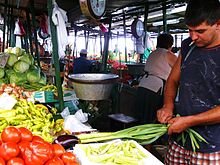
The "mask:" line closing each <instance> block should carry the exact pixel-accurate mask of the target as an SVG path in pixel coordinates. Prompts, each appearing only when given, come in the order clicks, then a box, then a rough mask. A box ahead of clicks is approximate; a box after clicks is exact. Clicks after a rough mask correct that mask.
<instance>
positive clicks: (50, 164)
mask: <svg viewBox="0 0 220 165" xmlns="http://www.w3.org/2000/svg"><path fill="white" fill-rule="evenodd" d="M45 165H64V163H63V161H62V160H61V159H60V158H59V157H56V156H55V157H54V158H52V159H50V160H49V161H47V163H46V164H45Z"/></svg>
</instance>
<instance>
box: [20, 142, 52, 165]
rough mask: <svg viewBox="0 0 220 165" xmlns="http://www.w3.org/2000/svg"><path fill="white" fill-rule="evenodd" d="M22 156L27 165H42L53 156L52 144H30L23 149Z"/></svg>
mask: <svg viewBox="0 0 220 165" xmlns="http://www.w3.org/2000/svg"><path fill="white" fill-rule="evenodd" d="M22 156H23V158H24V161H25V163H26V164H28V165H36V164H37V165H41V164H44V163H45V162H47V161H48V160H49V159H51V158H53V156H54V152H53V147H52V144H50V143H48V142H44V143H43V142H31V143H30V145H29V146H28V147H26V148H25V151H24V152H23V154H22Z"/></svg>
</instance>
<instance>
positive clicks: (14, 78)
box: [9, 72, 27, 84]
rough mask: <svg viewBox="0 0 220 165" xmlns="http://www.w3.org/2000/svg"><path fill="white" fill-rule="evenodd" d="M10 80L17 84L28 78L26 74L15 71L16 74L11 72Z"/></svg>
mask: <svg viewBox="0 0 220 165" xmlns="http://www.w3.org/2000/svg"><path fill="white" fill-rule="evenodd" d="M9 80H10V83H15V84H17V83H21V82H26V81H27V80H26V74H24V73H18V72H17V73H16V72H15V73H14V74H11V76H10V78H9Z"/></svg>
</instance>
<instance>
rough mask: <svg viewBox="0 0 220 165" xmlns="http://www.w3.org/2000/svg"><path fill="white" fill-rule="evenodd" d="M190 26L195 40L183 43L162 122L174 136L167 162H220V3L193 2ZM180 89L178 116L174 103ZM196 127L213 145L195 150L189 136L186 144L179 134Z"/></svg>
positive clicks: (188, 16)
mask: <svg viewBox="0 0 220 165" xmlns="http://www.w3.org/2000/svg"><path fill="white" fill-rule="evenodd" d="M185 23H186V25H187V27H188V29H189V34H190V38H188V39H186V40H184V41H183V43H182V46H181V54H180V55H179V56H178V59H177V62H176V64H175V65H174V67H173V69H172V71H171V74H170V75H169V77H168V80H167V83H166V88H165V93H164V105H163V108H162V109H160V110H158V112H157V118H158V121H159V122H161V123H169V124H170V126H169V129H168V134H169V135H170V136H171V140H170V141H169V146H168V152H167V155H166V158H165V164H169V165H170V164H174V165H177V164H207V165H209V164H213V165H216V164H220V1H219V0H189V3H188V5H187V9H186V13H185ZM178 89H179V100H178V106H177V107H176V108H175V112H176V113H177V114H179V115H180V116H179V117H174V116H175V115H176V114H174V100H175V97H176V94H177V91H178ZM187 128H193V129H194V130H195V131H196V132H198V133H199V134H200V135H201V136H203V137H204V138H205V139H206V141H207V142H208V143H204V142H199V146H200V148H199V149H197V150H196V152H195V151H194V150H193V146H191V141H190V138H186V142H185V143H184V144H182V143H181V142H179V141H178V140H177V138H176V137H178V135H179V134H181V133H182V132H183V131H185V130H186V129H187Z"/></svg>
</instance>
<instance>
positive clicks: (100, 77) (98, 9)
mask: <svg viewBox="0 0 220 165" xmlns="http://www.w3.org/2000/svg"><path fill="white" fill-rule="evenodd" d="M4 2H5V3H4ZM4 2H3V1H1V3H0V5H1V6H2V8H0V9H1V13H4V28H3V31H4V35H3V44H2V45H3V46H2V49H1V50H2V53H1V54H0V102H1V105H0V125H1V126H0V132H1V143H0V162H2V164H4V163H5V164H6V163H7V164H14V163H15V162H20V163H21V164H33V165H38V164H39V165H40V164H42V165H43V164H46V165H50V164H53V163H59V164H61V165H62V164H65V165H67V164H81V165H88V164H91V165H92V164H94V165H95V164H97V165H98V164H100V165H103V164H123V165H129V164H137V165H145V164H152V165H160V164H163V163H162V162H161V161H160V160H158V158H157V157H156V156H155V155H154V154H152V153H150V151H148V150H147V149H146V145H148V144H151V143H153V142H154V141H156V140H157V139H158V138H159V137H161V136H162V135H164V134H166V133H167V126H166V125H143V126H140V128H137V127H135V125H136V123H135V122H136V119H135V112H134V109H135V105H134V99H135V97H136V89H135V88H133V87H134V86H135V85H137V83H138V79H139V78H140V77H141V76H142V75H143V74H144V72H143V66H144V64H143V63H129V62H128V58H127V55H128V49H127V47H126V43H127V42H128V40H127V38H126V35H129V36H130V34H131V31H130V30H131V29H126V28H127V26H126V20H128V21H129V22H130V18H128V17H127V16H128V15H127V13H125V12H123V13H120V14H119V15H118V14H116V13H114V12H115V11H113V10H112V9H110V8H111V7H112V8H115V6H114V5H115V4H116V3H117V2H116V1H112V2H111V3H110V1H109V2H108V3H107V1H100V2H99V3H100V4H99V5H94V4H93V1H89V0H87V1H81V0H80V1H73V2H70V1H59V0H57V2H55V1H53V0H48V1H32V0H30V1H28V0H27V1H25V3H23V1H22V2H20V1H16V3H11V2H9V1H7V0H5V1H4ZM150 2H151V3H152V4H153V5H152V6H153V7H154V6H157V3H154V2H152V1H150ZM38 3H39V4H40V5H39V4H38ZM97 3H98V2H97ZM118 3H120V7H117V10H120V8H122V7H124V6H126V5H128V4H129V5H131V4H130V1H123V2H122V1H120V2H118ZM143 3H145V1H142V2H141V3H140V4H141V5H143ZM167 4H168V3H167ZM129 5H128V6H129ZM138 5H139V4H138ZM159 5H160V3H159ZM60 6H62V7H64V8H65V9H69V10H68V14H67V15H68V17H69V18H70V20H69V21H70V22H65V23H67V24H68V23H69V24H68V25H64V26H63V31H64V29H65V30H66V29H67V32H66V31H65V33H64V32H63V31H62V30H61V33H57V30H59V29H58V22H59V21H60V20H59V21H58V20H56V16H57V15H59V14H60V13H58V12H57V11H56V12H55V13H56V14H55V15H53V14H54V13H53V12H54V9H57V10H61V8H59V7H60ZM107 6H108V7H109V8H107ZM74 7H75V8H74ZM91 7H92V8H93V10H91ZM144 8H146V6H145V5H144ZM35 9H36V10H35ZM142 10H143V7H141V10H140V11H141V13H142V14H143V11H142ZM131 11H132V10H131ZM43 12H45V13H47V14H46V15H47V16H48V17H47V16H46V17H45V14H43V15H42V13H43ZM62 12H64V11H62V10H61V14H63V13H62ZM105 12H107V13H108V14H106V15H107V16H105ZM129 12H130V11H129ZM39 13H41V14H39ZM73 13H75V14H76V13H77V14H80V15H81V16H82V14H83V15H84V16H85V17H83V19H81V18H82V17H77V16H76V15H77V14H76V15H74V14H73ZM136 14H137V13H136ZM136 14H134V15H136ZM64 15H65V14H64ZM117 15H118V16H119V17H120V19H119V20H117V19H115V18H116V17H117ZM131 15H133V14H131ZM74 16H76V17H75V18H73V17H74ZM16 17H19V19H16V21H17V22H16V23H17V24H16V26H20V25H19V24H21V23H24V25H25V26H24V30H25V31H26V34H23V33H22V34H21V33H17V36H16V35H15V34H14V31H13V30H14V25H13V24H14V22H13V21H15V18H16ZM121 17H123V19H121ZM46 18H47V19H48V21H49V22H50V30H51V31H50V32H49V31H47V30H48V29H47V27H46V26H45V24H47V21H45V19H46ZM52 18H53V19H52ZM36 19H37V21H36ZM54 19H55V21H54ZM38 21H39V22H38ZM56 21H57V22H56ZM117 21H123V33H121V31H120V32H118V34H117V37H119V36H120V35H122V36H123V37H124V42H125V47H124V53H123V54H124V57H122V56H119V57H117V58H119V60H112V59H110V58H109V56H110V55H109V48H110V47H109V43H110V42H111V41H110V39H111V37H114V31H113V32H112V31H111V30H112V29H117V26H118V25H114V23H116V22H117ZM132 21H133V18H132ZM139 21H140V23H141V25H142V26H143V22H142V21H141V20H139ZM135 22H136V24H135V25H134V24H133V25H132V31H134V32H132V33H135V34H136V36H137V37H141V36H142V35H143V34H142V32H143V28H141V27H138V26H139V24H137V22H138V21H137V19H135ZM37 23H39V26H38V24H37ZM6 24H7V26H8V27H10V28H8V29H7V28H6ZM81 24H83V26H81ZM104 24H108V26H107V25H104ZM84 25H85V26H84ZM95 26H96V27H98V30H97V28H96V29H95ZM129 28H131V26H130V25H129ZM60 29H62V28H60ZM139 29H142V31H141V33H140V31H139ZM71 32H74V33H75V38H74V39H75V43H74V45H75V46H74V47H73V51H72V49H71V48H72V47H71V44H70V45H68V44H66V45H65V49H64V51H62V53H63V54H64V56H63V58H60V51H61V50H62V49H61V47H60V45H59V42H60V41H61V38H64V35H65V36H67V34H69V33H71ZM119 33H120V34H119ZM15 36H16V37H20V38H19V39H21V43H22V44H21V46H20V47H18V46H15V45H16V44H15V40H14V37H15ZM82 36H84V37H85V45H86V48H88V49H89V41H90V40H92V39H94V40H96V39H97V38H98V37H100V40H99V41H100V50H99V51H98V52H100V56H98V57H97V55H96V54H94V56H91V60H94V61H96V62H97V64H99V67H97V68H96V70H95V72H98V73H90V74H82V75H80V74H78V75H71V69H70V68H71V66H70V65H72V63H73V61H74V58H75V55H76V56H77V45H78V46H79V45H80V44H81V43H79V42H76V40H77V37H82ZM94 36H95V37H94ZM39 37H40V38H41V39H43V43H45V39H46V38H47V39H48V38H49V37H50V39H51V43H52V45H53V47H52V49H51V52H49V51H47V53H48V52H49V54H47V55H46V56H45V54H44V55H42V49H41V48H42V44H39V40H38V39H39ZM59 37H61V38H59ZM130 37H131V36H130ZM91 45H92V44H91ZM39 46H40V48H39V49H38V47H39ZM44 46H45V45H44ZM96 47H98V46H97V44H94V45H93V49H94V50H95V49H96ZM94 52H95V51H94ZM116 54H117V53H116ZM119 54H120V53H119ZM116 56H117V55H116ZM130 57H131V56H129V58H130ZM62 60H63V61H64V63H61V61H62ZM135 62H136V61H135ZM61 65H64V66H65V68H63V67H62V66H61ZM61 68H62V69H61ZM62 78H64V80H67V81H68V83H69V84H65V86H62V83H63V82H62ZM64 83H65V81H64ZM115 89H117V90H116V92H115V93H114V90H115ZM128 95H129V97H130V98H128V97H127V96H128ZM100 100H104V101H103V102H101V101H100ZM130 100H132V101H130ZM80 101H85V105H86V106H85V107H87V108H88V109H89V110H91V109H92V111H86V109H84V107H83V106H80V105H79V102H80ZM98 103H101V104H100V105H101V106H100V107H98V106H97V105H98ZM102 105H104V106H102ZM103 107H104V108H103ZM114 107H115V108H114ZM101 110H103V111H105V114H106V116H105V118H104V117H103V118H102V117H99V120H97V121H96V125H94V127H93V125H91V123H90V121H91V120H94V119H95V117H97V116H98V115H100V114H99V112H100V111H101ZM96 115H97V116H96ZM119 117H121V118H120V119H121V121H122V123H123V122H124V121H126V122H127V121H132V122H131V123H128V124H124V123H123V126H122V127H120V126H119V127H118V123H111V119H113V120H114V119H119ZM100 120H101V121H100ZM121 121H120V122H121ZM126 122H125V123H126ZM105 124H106V125H107V124H108V126H109V125H110V127H108V130H107V129H106V127H105ZM114 124H115V125H114ZM129 124H130V125H129ZM95 126H97V127H95ZM141 127H142V129H141ZM116 128H117V129H116ZM127 128H128V129H129V128H130V130H132V129H134V130H133V134H129V133H128V131H129V130H127ZM152 128H155V129H152ZM100 130H101V132H100ZM113 130H114V131H113ZM140 130H141V131H143V132H142V134H141V132H140ZM106 131H108V132H106ZM109 131H111V132H109ZM103 135H105V136H103ZM12 144H13V145H12ZM195 144H196V143H195ZM9 149H11V150H12V151H13V152H10V153H9Z"/></svg>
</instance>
